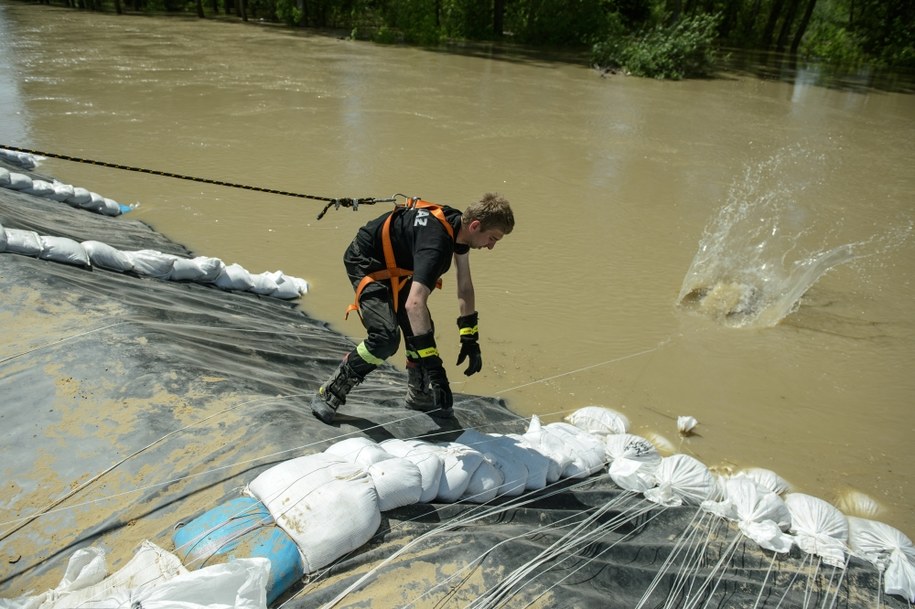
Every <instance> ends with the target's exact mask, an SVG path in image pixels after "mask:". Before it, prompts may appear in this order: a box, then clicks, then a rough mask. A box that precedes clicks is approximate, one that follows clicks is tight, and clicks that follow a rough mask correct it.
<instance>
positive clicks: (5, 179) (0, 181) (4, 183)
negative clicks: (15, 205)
mask: <svg viewBox="0 0 915 609" xmlns="http://www.w3.org/2000/svg"><path fill="white" fill-rule="evenodd" d="M0 187H2V188H9V187H10V170H9V169H6V168H5V167H0Z"/></svg>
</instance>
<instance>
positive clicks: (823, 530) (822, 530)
mask: <svg viewBox="0 0 915 609" xmlns="http://www.w3.org/2000/svg"><path fill="white" fill-rule="evenodd" d="M785 505H787V506H788V511H789V512H791V532H792V533H793V534H794V542H795V543H796V544H797V546H798V547H799V548H800V549H802V550H803V551H805V552H807V553H808V554H813V555H815V556H820V557H822V558H823V561H824V562H825V563H826V564H828V565H832V566H834V567H844V566H845V547H846V543H847V541H848V520H847V519H846V518H845V515H844V514H843V513H842V512H840V511H839V510H838V508H836V507H834V506H833V505H831V504H829V503H827V502H825V501H823V500H822V499H817V498H816V497H811V496H810V495H804V494H803V493H789V494H788V495H786V496H785Z"/></svg>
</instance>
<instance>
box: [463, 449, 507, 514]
mask: <svg viewBox="0 0 915 609" xmlns="http://www.w3.org/2000/svg"><path fill="white" fill-rule="evenodd" d="M504 483H505V476H504V475H503V474H502V472H501V470H499V468H498V467H496V464H495V462H494V461H493V460H492V458H491V457H490V455H487V454H483V460H482V461H480V465H479V466H477V468H476V470H475V471H474V472H473V474H472V475H471V476H470V481H469V482H468V483H467V488H466V489H464V494H463V496H462V497H461V499H462V500H464V501H469V502H471V503H488V502H490V501H492V500H493V499H495V498H496V497H498V496H499V489H500V488H502V485H503V484H504Z"/></svg>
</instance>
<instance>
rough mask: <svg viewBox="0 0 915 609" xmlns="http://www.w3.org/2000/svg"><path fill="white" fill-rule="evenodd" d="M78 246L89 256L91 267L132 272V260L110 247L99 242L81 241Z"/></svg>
mask: <svg viewBox="0 0 915 609" xmlns="http://www.w3.org/2000/svg"><path fill="white" fill-rule="evenodd" d="M80 245H82V246H83V249H84V250H85V251H86V254H87V255H88V256H89V262H91V263H92V266H95V267H98V268H102V269H108V270H110V271H118V272H121V273H123V272H126V271H132V270H133V260H132V259H131V257H130V256H128V255H127V254H126V253H125V252H122V251H121V250H119V249H117V248H114V247H111V246H110V245H108V244H107V243H102V242H101V241H91V240H90V241H83V242H82V243H81V244H80Z"/></svg>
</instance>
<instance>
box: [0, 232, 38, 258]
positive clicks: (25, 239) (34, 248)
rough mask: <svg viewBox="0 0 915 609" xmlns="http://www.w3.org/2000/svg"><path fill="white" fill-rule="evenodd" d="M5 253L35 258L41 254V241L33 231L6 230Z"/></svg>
mask: <svg viewBox="0 0 915 609" xmlns="http://www.w3.org/2000/svg"><path fill="white" fill-rule="evenodd" d="M6 251H8V252H10V253H11V254H22V255H23V256H33V257H35V258H37V257H38V256H39V254H41V239H40V238H39V237H38V233H36V232H35V231H33V230H21V229H18V228H7V229H6Z"/></svg>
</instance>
